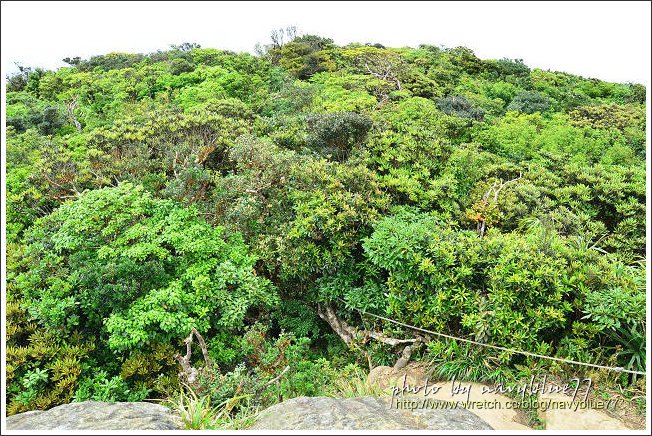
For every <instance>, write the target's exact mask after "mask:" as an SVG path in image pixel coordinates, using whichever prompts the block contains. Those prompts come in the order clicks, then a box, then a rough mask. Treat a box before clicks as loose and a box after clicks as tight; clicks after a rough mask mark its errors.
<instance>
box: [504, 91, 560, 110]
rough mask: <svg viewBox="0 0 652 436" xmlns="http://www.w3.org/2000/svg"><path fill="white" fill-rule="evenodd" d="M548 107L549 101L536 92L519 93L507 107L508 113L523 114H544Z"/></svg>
mask: <svg viewBox="0 0 652 436" xmlns="http://www.w3.org/2000/svg"><path fill="white" fill-rule="evenodd" d="M549 107H550V100H548V98H547V97H545V96H543V95H541V94H539V93H538V92H536V91H521V92H519V93H518V94H516V96H515V97H514V99H513V100H512V101H511V103H510V104H509V105H508V106H507V110H508V111H516V112H521V113H524V114H533V113H535V112H545V111H547V110H548V108H549Z"/></svg>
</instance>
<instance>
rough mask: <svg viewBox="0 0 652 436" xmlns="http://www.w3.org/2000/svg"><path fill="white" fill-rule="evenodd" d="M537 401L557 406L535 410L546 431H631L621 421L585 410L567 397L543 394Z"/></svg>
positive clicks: (578, 402) (589, 409)
mask: <svg viewBox="0 0 652 436" xmlns="http://www.w3.org/2000/svg"><path fill="white" fill-rule="evenodd" d="M538 400H539V402H540V403H543V404H547V405H550V404H552V405H555V404H557V407H551V408H539V409H538V410H537V413H538V415H539V418H540V419H541V420H542V421H543V422H544V423H545V428H546V430H596V429H600V430H631V429H630V428H629V427H628V426H627V425H625V423H623V422H622V421H621V420H619V419H616V418H614V417H611V416H609V415H607V413H605V412H604V411H603V410H599V409H591V408H587V407H585V405H584V404H583V402H582V401H581V400H578V401H573V398H572V397H569V396H568V395H564V394H561V393H545V394H543V395H539V398H538ZM605 403H606V401H605ZM561 405H565V407H560V406H561Z"/></svg>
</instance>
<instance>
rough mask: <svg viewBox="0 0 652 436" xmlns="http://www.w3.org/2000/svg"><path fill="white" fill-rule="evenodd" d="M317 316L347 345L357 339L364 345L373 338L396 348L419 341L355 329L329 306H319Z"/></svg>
mask: <svg viewBox="0 0 652 436" xmlns="http://www.w3.org/2000/svg"><path fill="white" fill-rule="evenodd" d="M317 314H318V315H319V317H320V318H321V319H323V320H324V321H326V322H327V323H328V325H330V326H331V328H332V329H333V331H335V333H337V335H338V336H339V337H340V338H341V339H342V340H343V341H344V343H345V344H347V345H350V344H352V343H353V342H354V340H355V338H362V343H363V344H364V343H366V342H367V340H368V338H373V339H375V340H377V341H378V342H381V343H383V344H387V345H391V346H392V347H395V346H397V345H400V344H405V343H414V342H416V340H417V339H396V338H391V337H388V336H385V335H383V334H382V333H378V332H374V331H370V330H358V329H357V328H355V327H352V326H350V325H349V324H347V322H346V321H344V320H342V319H340V318H339V317H338V316H337V314H336V313H335V310H333V308H332V307H331V306H330V305H328V306H326V307H325V310H324V308H322V307H321V305H320V306H318V308H317Z"/></svg>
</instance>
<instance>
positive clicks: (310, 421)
mask: <svg viewBox="0 0 652 436" xmlns="http://www.w3.org/2000/svg"><path fill="white" fill-rule="evenodd" d="M405 398H406V399H407V398H411V397H405ZM414 400H419V401H423V397H421V398H419V397H414ZM431 401H434V400H431ZM252 430H492V428H491V427H490V426H489V424H487V423H486V422H484V421H483V420H482V419H480V418H479V417H478V416H476V415H474V414H473V413H471V412H469V411H468V410H465V409H462V408H459V409H434V408H423V409H415V410H409V409H405V408H397V405H396V400H394V402H393V403H392V398H391V397H380V398H375V397H362V398H339V399H337V398H328V397H299V398H293V399H291V400H287V401H284V402H282V403H279V404H276V405H274V406H272V407H270V408H269V409H266V410H264V411H263V412H262V413H261V414H260V416H259V417H258V419H257V420H256V423H255V424H254V425H253V427H252Z"/></svg>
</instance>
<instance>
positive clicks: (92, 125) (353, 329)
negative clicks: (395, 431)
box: [5, 31, 646, 420]
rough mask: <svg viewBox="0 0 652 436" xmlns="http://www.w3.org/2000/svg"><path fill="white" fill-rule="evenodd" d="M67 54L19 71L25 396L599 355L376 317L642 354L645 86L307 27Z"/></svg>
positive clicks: (237, 403) (252, 405)
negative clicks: (216, 43) (333, 36)
mask: <svg viewBox="0 0 652 436" xmlns="http://www.w3.org/2000/svg"><path fill="white" fill-rule="evenodd" d="M284 40H285V41H284ZM65 61H66V62H67V63H68V65H69V66H68V67H64V68H60V69H58V70H57V71H44V70H41V69H38V68H36V69H32V68H26V67H23V68H21V71H20V72H19V73H18V74H15V75H13V76H11V77H9V78H8V79H7V82H6V87H7V107H6V108H5V112H6V122H7V154H6V155H7V162H6V168H7V181H6V182H7V192H6V199H7V229H6V232H7V298H8V304H7V322H8V326H7V384H8V391H7V392H8V398H7V404H8V413H9V414H14V413H18V412H22V411H26V410H30V409H44V408H49V407H52V406H54V405H57V404H61V403H66V402H70V401H83V400H86V399H96V400H117V401H137V400H141V399H144V398H176V396H177V395H178V393H179V392H181V391H182V390H184V389H186V388H184V386H191V387H192V389H193V390H194V392H195V394H196V395H197V396H198V398H206V399H208V398H210V400H211V404H213V405H218V404H222V405H224V404H226V407H225V408H224V409H223V410H224V411H225V412H224V414H223V415H222V417H221V419H225V420H229V419H237V418H238V417H239V416H244V415H246V414H247V413H249V412H250V411H251V410H258V408H259V407H262V406H266V405H269V404H272V403H274V402H276V401H279V399H287V398H291V397H294V396H299V395H324V394H326V395H345V394H346V392H347V390H351V389H355V385H354V384H353V382H352V380H358V379H362V378H363V377H364V375H365V373H366V372H368V370H369V367H371V366H376V365H381V364H382V365H390V366H391V365H394V363H395V362H396V361H397V359H398V358H399V357H400V356H401V355H402V354H404V355H406V354H410V353H409V352H405V353H403V351H405V350H404V348H405V346H406V344H414V343H413V342H405V340H413V339H417V342H416V344H415V346H414V347H413V348H412V349H411V351H412V353H411V355H410V356H409V357H410V358H411V359H414V360H417V361H422V362H425V363H428V364H429V365H430V368H431V369H432V371H433V376H434V377H442V378H449V377H451V376H453V375H455V376H457V377H458V378H463V379H467V380H483V381H504V380H509V379H516V378H519V377H529V376H530V374H534V373H538V372H537V371H549V372H553V373H554V372H555V371H557V372H559V371H565V372H566V373H570V374H585V372H582V371H587V369H586V368H582V367H577V366H572V365H563V364H559V363H556V362H550V361H545V360H538V359H534V358H525V357H523V356H521V355H518V354H511V353H507V352H503V353H499V352H497V351H495V350H491V349H484V348H478V347H475V346H472V345H467V344H464V343H457V342H455V341H449V340H445V339H441V338H437V337H428V336H427V335H425V334H423V333H418V335H419V336H418V337H417V332H414V331H411V330H410V329H403V328H399V327H397V326H396V325H393V324H390V323H385V322H382V321H380V320H378V319H374V318H372V317H369V316H367V315H363V314H362V313H361V312H360V310H364V311H368V312H371V313H375V314H378V315H382V316H386V317H389V318H391V319H394V320H397V321H400V322H403V323H407V324H410V325H415V326H418V327H421V328H424V329H428V330H432V331H437V332H441V333H446V334H450V335H454V336H458V337H462V338H468V339H473V340H475V341H479V342H484V343H488V344H493V345H499V346H505V347H509V348H515V349H519V350H525V351H531V352H536V353H541V354H545V355H550V356H557V357H563V358H570V359H573V360H579V361H584V362H591V363H598V364H605V365H612V366H622V367H624V368H627V369H633V370H638V371H644V370H645V322H646V321H645V274H644V270H645V259H644V256H645V201H646V198H645V157H646V156H645V155H646V143H645V122H646V120H645V88H644V87H643V86H642V85H638V84H617V83H607V82H603V81H600V80H597V79H586V78H582V77H578V76H574V75H571V74H565V73H561V72H551V71H543V70H539V69H530V68H529V67H528V66H527V65H525V64H524V63H523V62H522V61H519V60H510V59H500V60H483V59H479V58H478V57H476V56H475V55H474V53H473V52H472V51H471V50H469V49H467V48H464V47H457V48H442V47H438V46H434V45H422V46H419V47H418V48H386V47H383V46H382V45H380V44H351V45H348V46H345V47H339V46H336V45H335V44H334V43H333V41H332V40H330V39H327V38H323V37H319V36H313V35H301V36H297V35H296V34H295V33H294V32H292V31H289V32H288V31H280V32H275V33H274V34H273V38H272V42H271V43H270V44H267V45H264V46H261V47H259V48H258V50H257V54H256V55H252V54H248V53H234V52H230V51H228V50H218V49H213V48H201V47H199V46H198V45H196V44H187V43H186V44H181V45H179V46H172V47H171V48H170V49H169V50H166V51H159V52H156V53H150V54H145V55H143V54H128V53H109V54H106V55H100V56H94V57H91V58H90V59H80V58H78V57H76V58H68V59H66V60H65ZM193 328H195V329H196V331H197V332H198V333H199V334H200V335H201V337H203V339H204V340H205V342H206V346H207V347H206V348H207V350H208V355H209V358H210V359H209V361H210V364H209V365H207V364H205V363H203V362H204V359H203V357H202V354H201V352H200V351H199V348H197V347H199V344H198V343H197V340H196V339H195V340H194V342H193V346H194V347H195V348H196V350H195V352H194V353H193V357H192V359H190V360H186V361H184V359H183V358H182V357H180V356H182V355H185V354H186V345H185V344H184V340H185V339H186V338H187V337H188V336H189V335H190V334H191V331H192V329H193ZM419 345H421V346H419ZM177 354H178V355H179V356H178V357H176V358H175V355H177ZM179 362H185V363H187V364H188V366H192V367H196V368H202V369H201V370H200V371H199V374H198V376H197V378H196V379H195V378H193V377H188V376H187V374H188V372H186V375H184V376H182V377H181V378H180V377H179V376H178V373H179V372H180V371H181V369H182V366H180V364H179ZM286 367H289V369H288V370H286V371H285V372H283V371H284V369H285V368H286ZM279 375H281V377H280V378H278V382H273V383H270V381H273V379H275V378H277V377H278V376H279ZM610 377H611V378H612V379H611V381H612V382H614V383H620V384H622V385H629V384H632V383H635V382H636V381H637V380H636V377H634V376H631V375H628V374H618V373H616V375H615V376H614V375H613V374H612V375H610ZM639 379H640V378H639ZM639 382H640V380H639ZM347 383H348V384H347ZM207 401H208V400H207ZM225 401H226V403H224V402H225Z"/></svg>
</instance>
